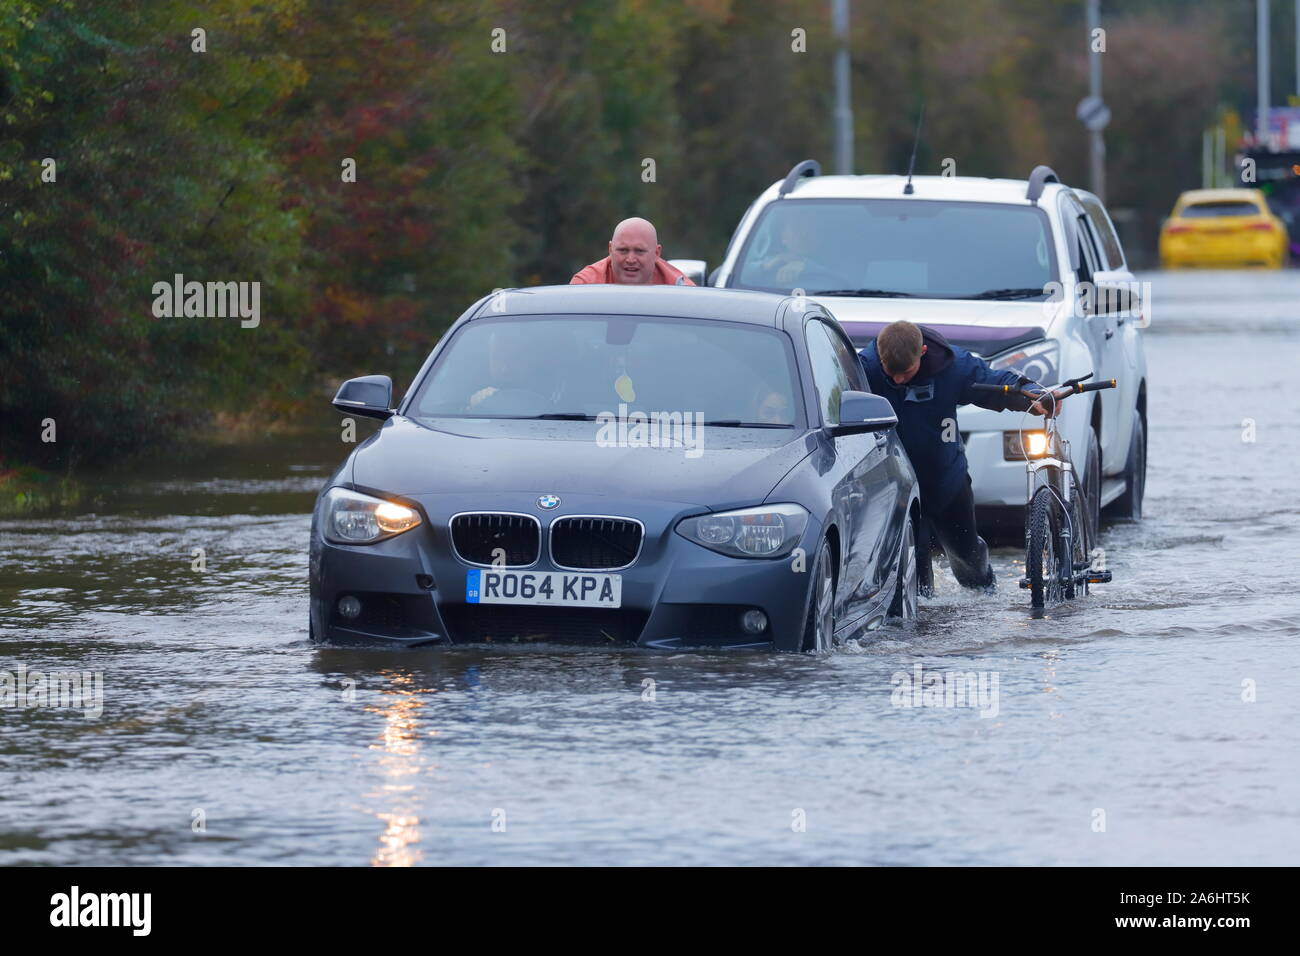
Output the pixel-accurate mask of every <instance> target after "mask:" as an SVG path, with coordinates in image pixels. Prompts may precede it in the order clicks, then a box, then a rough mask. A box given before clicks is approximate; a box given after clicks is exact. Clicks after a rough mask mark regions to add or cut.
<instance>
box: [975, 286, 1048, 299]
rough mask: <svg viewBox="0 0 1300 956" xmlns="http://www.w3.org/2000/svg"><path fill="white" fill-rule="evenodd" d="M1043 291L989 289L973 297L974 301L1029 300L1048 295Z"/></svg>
mask: <svg viewBox="0 0 1300 956" xmlns="http://www.w3.org/2000/svg"><path fill="white" fill-rule="evenodd" d="M1047 294H1048V293H1047V292H1046V291H1044V290H1043V289H1030V288H1024V289H987V290H985V291H984V292H980V293H979V294H977V295H972V296H970V298H972V299H1028V298H1030V297H1031V296H1036V295H1047Z"/></svg>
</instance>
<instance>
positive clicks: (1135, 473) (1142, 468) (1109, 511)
mask: <svg viewBox="0 0 1300 956" xmlns="http://www.w3.org/2000/svg"><path fill="white" fill-rule="evenodd" d="M1146 491H1147V433H1146V428H1145V427H1144V426H1143V424H1142V416H1141V415H1138V414H1137V413H1136V412H1135V413H1134V417H1133V435H1132V437H1131V438H1130V439H1129V443H1128V460H1127V461H1125V463H1124V493H1123V494H1122V495H1120V496H1119V497H1118V498H1116V499H1115V500H1114V501H1112V502H1111V503H1110V504H1109V505H1108V506H1107V508H1106V515H1107V517H1111V518H1127V519H1129V520H1130V521H1141V520H1142V499H1143V498H1144V497H1145V496H1146Z"/></svg>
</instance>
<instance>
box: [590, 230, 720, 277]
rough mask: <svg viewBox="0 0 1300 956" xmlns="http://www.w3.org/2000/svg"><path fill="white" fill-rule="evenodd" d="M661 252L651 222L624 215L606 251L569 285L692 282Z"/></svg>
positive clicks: (661, 247) (661, 249)
mask: <svg viewBox="0 0 1300 956" xmlns="http://www.w3.org/2000/svg"><path fill="white" fill-rule="evenodd" d="M661 252H663V246H661V245H659V236H658V234H657V233H656V232H655V227H654V226H652V225H651V224H650V223H649V222H647V221H646V220H645V219H639V218H632V219H624V220H623V221H622V222H620V223H619V224H618V225H617V226H615V227H614V236H613V238H612V239H610V240H609V255H608V256H606V257H605V258H604V259H601V260H600V261H599V262H593V263H592V264H591V265H589V266H587V267H586V268H585V269H583V270H582V271H581V272H579V273H578V274H577V275H575V276H574V277H573V278H572V279H570V280H569V285H587V284H595V283H613V284H615V285H695V283H694V282H692V281H691V280H690V279H688V278H686V276H684V275H683V274H682V273H681V270H679V269H677V268H675V267H673V266H670V265H669V264H668V263H666V262H664V261H663V260H662V259H660V258H659V254H660V253H661Z"/></svg>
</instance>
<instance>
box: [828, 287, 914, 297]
mask: <svg viewBox="0 0 1300 956" xmlns="http://www.w3.org/2000/svg"><path fill="white" fill-rule="evenodd" d="M808 294H809V295H844V296H860V297H861V298H864V299H871V298H875V299H915V298H916V294H915V293H912V292H898V291H896V290H894V289H823V290H822V291H820V292H809V293H808Z"/></svg>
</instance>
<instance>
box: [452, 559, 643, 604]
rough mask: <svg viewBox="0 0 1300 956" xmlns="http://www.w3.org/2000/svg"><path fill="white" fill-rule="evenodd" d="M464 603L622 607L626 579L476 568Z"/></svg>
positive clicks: (468, 579) (467, 578) (470, 574)
mask: <svg viewBox="0 0 1300 956" xmlns="http://www.w3.org/2000/svg"><path fill="white" fill-rule="evenodd" d="M465 603H466V604H539V605H549V606H556V607H622V606H623V576H622V575H621V574H579V573H570V572H568V571H491V570H488V569H486V568H484V569H481V570H480V569H478V568H475V569H474V570H472V571H470V572H468V573H467V574H466V575H465Z"/></svg>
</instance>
